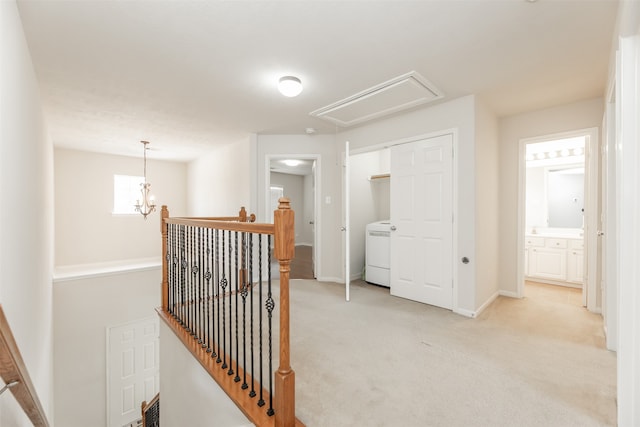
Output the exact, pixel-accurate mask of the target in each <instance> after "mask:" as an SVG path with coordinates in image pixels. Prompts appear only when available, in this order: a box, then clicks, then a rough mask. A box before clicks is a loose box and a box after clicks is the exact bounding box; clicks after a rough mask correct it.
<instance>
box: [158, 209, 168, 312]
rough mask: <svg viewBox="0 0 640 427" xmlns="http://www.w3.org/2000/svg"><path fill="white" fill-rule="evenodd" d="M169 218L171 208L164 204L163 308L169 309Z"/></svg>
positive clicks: (161, 228)
mask: <svg viewBox="0 0 640 427" xmlns="http://www.w3.org/2000/svg"><path fill="white" fill-rule="evenodd" d="M168 218H169V209H167V205H162V210H161V211H160V233H162V309H163V310H164V311H169V279H168V264H167V263H168V260H167V234H168V224H167V223H166V222H165V219H168Z"/></svg>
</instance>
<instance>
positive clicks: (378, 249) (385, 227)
mask: <svg viewBox="0 0 640 427" xmlns="http://www.w3.org/2000/svg"><path fill="white" fill-rule="evenodd" d="M390 234H391V223H390V221H389V220H386V221H378V222H372V223H371V224H367V228H366V248H365V258H366V267H365V280H366V281H367V282H369V283H375V284H376V285H381V286H386V287H387V288H388V287H389V286H390V276H389V265H390V263H391V256H390V253H391V252H390V249H389V245H390V242H389V239H390V236H389V235H390Z"/></svg>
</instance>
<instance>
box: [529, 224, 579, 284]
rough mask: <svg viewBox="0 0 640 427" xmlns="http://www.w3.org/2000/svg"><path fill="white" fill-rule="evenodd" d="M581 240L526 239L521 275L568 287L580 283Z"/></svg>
mask: <svg viewBox="0 0 640 427" xmlns="http://www.w3.org/2000/svg"><path fill="white" fill-rule="evenodd" d="M582 268H583V261H582V240H581V239H567V238H562V237H542V236H526V238H525V276H527V277H530V278H532V279H542V281H549V282H551V283H557V284H564V285H569V286H575V285H581V284H582Z"/></svg>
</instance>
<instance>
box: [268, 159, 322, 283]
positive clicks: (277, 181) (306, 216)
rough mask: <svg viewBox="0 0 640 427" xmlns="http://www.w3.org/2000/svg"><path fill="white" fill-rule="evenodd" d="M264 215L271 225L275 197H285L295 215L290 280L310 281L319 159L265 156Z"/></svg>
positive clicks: (314, 262)
mask: <svg viewBox="0 0 640 427" xmlns="http://www.w3.org/2000/svg"><path fill="white" fill-rule="evenodd" d="M266 161H267V168H266V171H267V173H266V177H265V183H266V185H265V186H266V189H265V190H266V195H267V197H265V200H266V202H267V206H266V211H267V212H268V214H269V215H270V216H269V221H270V222H273V211H274V210H275V209H277V207H278V198H279V197H282V196H284V197H288V198H289V199H290V200H291V208H292V209H293V210H294V212H295V244H296V252H295V258H294V260H292V263H291V275H290V278H291V279H314V278H315V277H316V275H317V272H318V269H319V265H318V264H319V259H318V257H317V256H316V253H318V250H319V248H318V244H319V241H318V238H317V236H318V230H319V228H320V213H319V210H318V206H319V202H318V200H317V198H318V195H319V192H318V191H317V189H316V186H317V183H318V182H319V181H318V176H317V175H318V171H319V162H320V156H319V155H295V154H294V155H277V156H267V158H266Z"/></svg>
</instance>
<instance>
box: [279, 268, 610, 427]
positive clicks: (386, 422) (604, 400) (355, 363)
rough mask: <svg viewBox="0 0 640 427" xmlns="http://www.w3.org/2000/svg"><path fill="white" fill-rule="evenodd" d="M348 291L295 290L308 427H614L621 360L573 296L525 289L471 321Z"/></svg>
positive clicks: (299, 403)
mask: <svg viewBox="0 0 640 427" xmlns="http://www.w3.org/2000/svg"><path fill="white" fill-rule="evenodd" d="M351 289H352V290H351V302H349V303H347V302H345V301H344V285H340V284H336V283H321V282H316V281H313V280H293V281H292V282H291V300H292V303H291V307H292V317H291V344H292V367H293V369H294V370H295V371H296V393H297V395H296V399H297V400H296V408H297V411H296V412H297V415H298V417H299V418H300V419H301V420H302V421H303V422H305V423H306V425H307V426H309V427H316V426H327V427H328V426H331V427H340V426H367V427H371V426H399V427H400V426H401V427H411V426H491V427H494V426H496V427H497V426H545V427H553V426H557V427H566V426H581V427H586V426H614V425H616V416H615V414H616V402H615V392H616V383H615V376H616V357H615V353H612V352H609V351H607V350H606V349H605V348H604V336H603V333H602V318H601V317H600V316H599V315H596V314H592V313H589V312H588V311H586V310H585V309H584V308H583V307H581V306H580V304H579V301H580V300H579V295H578V296H576V294H575V291H573V290H569V291H567V289H565V288H560V289H558V288H556V287H553V286H550V285H533V284H530V285H527V288H526V295H527V296H526V298H524V299H521V300H518V299H512V298H506V297H499V298H498V299H497V300H496V301H495V302H494V303H493V304H492V305H491V306H490V307H488V308H487V310H485V311H484V312H483V313H482V314H481V315H480V316H479V317H478V318H477V319H468V318H465V317H462V316H459V315H456V314H453V313H452V312H450V311H447V310H443V309H439V308H435V307H432V306H428V305H424V304H420V303H415V302H412V301H408V300H404V299H400V298H395V297H392V296H390V295H389V291H388V289H385V288H380V287H377V286H373V285H368V284H366V283H365V282H354V283H353V284H352V288H351ZM572 291H573V293H572ZM578 292H579V291H578Z"/></svg>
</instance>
